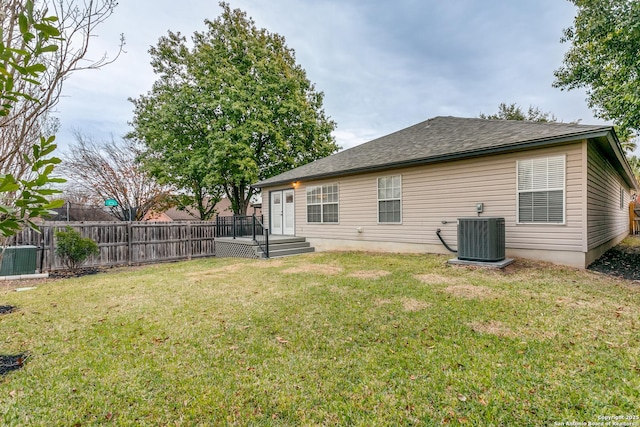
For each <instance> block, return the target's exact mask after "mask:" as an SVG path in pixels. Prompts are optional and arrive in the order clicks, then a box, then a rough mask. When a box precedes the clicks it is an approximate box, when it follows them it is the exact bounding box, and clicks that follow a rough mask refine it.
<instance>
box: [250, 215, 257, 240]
mask: <svg viewBox="0 0 640 427" xmlns="http://www.w3.org/2000/svg"><path fill="white" fill-rule="evenodd" d="M251 220H252V227H251V237H252V238H253V241H254V242H255V241H256V214H253V216H252V217H251Z"/></svg>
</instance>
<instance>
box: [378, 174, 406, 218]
mask: <svg viewBox="0 0 640 427" xmlns="http://www.w3.org/2000/svg"><path fill="white" fill-rule="evenodd" d="M378 222H379V223H392V224H400V223H401V222H402V178H401V176H400V175H393V176H383V177H381V178H378Z"/></svg>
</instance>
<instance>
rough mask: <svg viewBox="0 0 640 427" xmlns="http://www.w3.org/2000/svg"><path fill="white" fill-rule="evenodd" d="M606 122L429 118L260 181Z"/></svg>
mask: <svg viewBox="0 0 640 427" xmlns="http://www.w3.org/2000/svg"><path fill="white" fill-rule="evenodd" d="M610 131H612V127H611V126H605V125H595V126H594V125H580V124H574V123H539V122H527V121H516V120H485V119H469V118H459V117H434V118H432V119H429V120H426V121H424V122H422V123H418V124H416V125H413V126H410V127H408V128H406V129H402V130H400V131H397V132H394V133H392V134H390V135H386V136H383V137H381V138H378V139H374V140H373V141H370V142H367V143H365V144H362V145H358V146H356V147H353V148H350V149H348V150H344V151H341V152H339V153H336V154H333V155H331V156H329V157H325V158H323V159H320V160H316V161H315V162H312V163H309V164H306V165H304V166H300V167H298V168H295V169H292V170H290V171H287V172H284V173H282V174H280V175H277V176H274V177H272V178H269V179H266V180H263V181H261V182H259V183H257V184H255V185H254V186H255V187H265V186H270V185H274V184H282V183H288V182H293V181H300V180H304V179H311V178H313V179H315V178H322V177H330V176H340V175H348V174H353V173H358V172H364V171H370V170H381V169H387V168H394V167H401V166H409V165H417V164H426V163H431V162H436V161H443V160H452V159H459V158H465V157H472V156H477V155H481V154H489V153H492V152H500V151H509V150H517V149H519V148H525V147H528V146H534V145H544V144H553V143H556V142H561V141H564V140H566V141H570V140H572V139H581V138H587V137H595V136H602V135H604V134H606V133H607V132H610Z"/></svg>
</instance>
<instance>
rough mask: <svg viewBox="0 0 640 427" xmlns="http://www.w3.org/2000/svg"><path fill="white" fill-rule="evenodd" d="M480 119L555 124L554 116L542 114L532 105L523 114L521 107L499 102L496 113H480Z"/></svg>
mask: <svg viewBox="0 0 640 427" xmlns="http://www.w3.org/2000/svg"><path fill="white" fill-rule="evenodd" d="M478 117H480V118H481V119H489V120H528V121H532V122H557V121H558V119H556V116H554V115H553V114H551V113H549V112H546V113H545V112H543V111H542V110H540V109H539V108H538V107H534V106H532V105H530V106H529V109H528V110H527V112H526V113H525V112H524V111H523V110H522V107H520V106H519V105H517V104H516V103H515V102H514V103H512V104H506V103H504V102H501V103H500V105H498V112H497V113H495V114H483V113H480V115H479V116H478Z"/></svg>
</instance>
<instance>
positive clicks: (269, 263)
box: [247, 259, 284, 268]
mask: <svg viewBox="0 0 640 427" xmlns="http://www.w3.org/2000/svg"><path fill="white" fill-rule="evenodd" d="M283 265H284V261H282V260H280V259H275V260H272V259H265V260H262V261H258V262H253V263H251V264H248V265H247V267H251V268H272V267H273V268H275V267H282V266H283Z"/></svg>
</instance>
